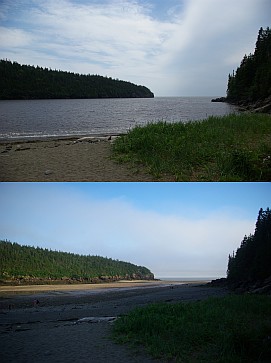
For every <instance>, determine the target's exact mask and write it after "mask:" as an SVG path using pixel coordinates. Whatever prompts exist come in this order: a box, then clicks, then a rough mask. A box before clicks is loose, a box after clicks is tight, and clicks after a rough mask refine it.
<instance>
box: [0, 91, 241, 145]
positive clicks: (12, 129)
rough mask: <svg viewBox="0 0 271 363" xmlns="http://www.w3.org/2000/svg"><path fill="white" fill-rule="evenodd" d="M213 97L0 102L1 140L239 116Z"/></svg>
mask: <svg viewBox="0 0 271 363" xmlns="http://www.w3.org/2000/svg"><path fill="white" fill-rule="evenodd" d="M236 111H237V109H236V108H235V107H234V106H231V105H228V104H226V103H216V102H211V98H210V97H156V98H140V99H90V100H26V101H0V139H11V138H34V137H47V136H72V135H85V134H87V135H91V134H114V133H115V134H118V133H125V132H127V131H128V130H129V129H131V128H133V127H134V126H135V125H144V124H146V123H148V122H157V121H159V120H165V121H168V122H186V121H189V120H200V119H205V118H206V117H208V116H211V115H215V116H219V115H226V114H229V113H233V112H236Z"/></svg>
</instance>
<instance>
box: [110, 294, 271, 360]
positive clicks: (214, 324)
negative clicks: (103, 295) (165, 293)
mask: <svg viewBox="0 0 271 363" xmlns="http://www.w3.org/2000/svg"><path fill="white" fill-rule="evenodd" d="M113 336H114V339H115V341H116V342H118V343H128V344H130V346H144V347H145V349H146V351H147V352H148V353H149V354H150V355H151V356H153V357H154V358H156V359H162V361H165V362H171V361H172V362H183V363H185V362H189V363H199V362H212V363H218V362H219V363H229V362H234V363H239V362H240V363H241V362H246V363H252V362H253V363H255V362H270V360H269V358H270V356H271V300H270V297H269V296H255V295H254V296H252V295H239V296H238V295H229V296H226V297H222V298H221V297H220V298H209V299H207V300H204V301H197V302H186V303H175V304H170V303H157V304H150V305H148V306H147V307H141V308H136V309H135V310H133V311H131V312H130V313H128V315H127V316H122V317H120V318H119V319H117V320H116V321H115V323H114V326H113Z"/></svg>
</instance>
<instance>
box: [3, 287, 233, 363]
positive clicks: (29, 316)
mask: <svg viewBox="0 0 271 363" xmlns="http://www.w3.org/2000/svg"><path fill="white" fill-rule="evenodd" d="M81 288H82V285H81ZM225 294H227V291H226V290H224V289H221V288H211V287H208V286H205V285H196V284H178V283H165V284H158V285H156V286H153V285H149V284H145V285H144V286H136V287H131V286H128V285H127V287H125V286H123V287H121V288H117V287H110V288H109V287H108V288H104V289H88V290H82V289H81V290H75V289H73V290H69V289H67V290H58V291H46V292H40V291H38V292H37V293H33V292H32V293H26V292H24V293H23V294H19V295H14V294H4V295H2V294H1V297H0V305H1V314H0V333H1V340H0V341H1V350H0V352H1V353H0V354H1V357H0V359H1V362H10V363H13V362H36V361H38V362H40V363H47V362H73V363H74V362H80V363H81V362H83V363H84V362H93V363H94V362H97V363H99V362H105V363H110V362H112V363H115V362H116V363H117V362H119V363H148V362H158V361H157V360H152V359H151V358H150V357H149V356H148V355H147V354H145V353H144V351H143V349H142V350H141V351H139V352H134V351H133V350H131V349H129V348H128V347H127V346H122V345H118V344H116V343H114V342H113V341H112V339H111V337H110V334H111V331H112V321H111V318H117V317H118V316H120V315H122V314H126V313H127V312H129V311H130V310H131V309H133V308H135V307H137V306H145V305H146V304H149V303H155V302H167V303H169V304H172V303H175V302H180V301H194V300H201V299H205V298H208V297H209V296H224V295H225ZM35 299H38V300H39V302H40V303H39V304H38V305H37V304H35V301H34V300H35ZM83 318H91V319H85V320H81V321H80V319H83ZM93 318H95V319H93ZM103 318H107V319H103Z"/></svg>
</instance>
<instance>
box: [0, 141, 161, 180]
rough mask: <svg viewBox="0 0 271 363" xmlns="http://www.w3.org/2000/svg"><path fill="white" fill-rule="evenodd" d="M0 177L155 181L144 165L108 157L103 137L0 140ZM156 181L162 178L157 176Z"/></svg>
mask: <svg viewBox="0 0 271 363" xmlns="http://www.w3.org/2000/svg"><path fill="white" fill-rule="evenodd" d="M0 181H35V182H39V181H40V182H41V181H51V182H53V181H62V182H65V181H89V182H99V181H101V182H106V181H115V182H117V181H124V182H125V181H127V182H129V181H131V182H137V181H145V182H150V181H157V180H156V179H155V178H154V177H152V176H151V175H150V174H149V173H148V171H147V169H146V168H144V167H142V166H134V167H131V166H128V165H127V164H120V163H117V162H116V161H114V160H112V144H111V142H109V141H108V140H107V137H99V138H93V139H85V140H83V141H78V137H77V138H72V139H68V138H67V139H46V140H33V141H21V142H19V141H13V142H7V141H6V142H1V143H0ZM159 181H163V180H161V179H159Z"/></svg>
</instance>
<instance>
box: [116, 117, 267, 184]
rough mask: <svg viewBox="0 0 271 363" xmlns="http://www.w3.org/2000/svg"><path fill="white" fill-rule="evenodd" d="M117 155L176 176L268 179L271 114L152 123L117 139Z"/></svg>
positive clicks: (157, 173) (155, 172) (180, 178)
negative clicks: (186, 121)
mask: <svg viewBox="0 0 271 363" xmlns="http://www.w3.org/2000/svg"><path fill="white" fill-rule="evenodd" d="M113 151H114V158H115V160H117V161H119V162H132V163H138V164H141V165H142V164H143V165H144V166H146V167H147V168H148V170H149V171H150V173H151V174H153V175H154V176H155V177H156V178H159V177H162V176H169V177H173V178H174V179H175V180H178V181H270V180H271V160H270V156H271V117H270V115H266V114H249V113H242V114H238V115H235V114H234V115H228V116H223V117H209V118H208V119H207V120H203V121H193V122H188V123H181V122H180V123H166V122H158V123H150V124H148V125H146V126H138V127H135V128H134V129H132V130H131V131H129V133H128V134H127V135H123V136H121V137H120V138H118V139H117V140H116V141H115V143H114V145H113Z"/></svg>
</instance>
